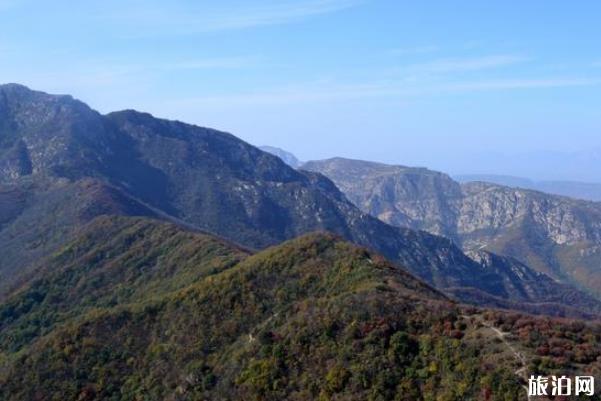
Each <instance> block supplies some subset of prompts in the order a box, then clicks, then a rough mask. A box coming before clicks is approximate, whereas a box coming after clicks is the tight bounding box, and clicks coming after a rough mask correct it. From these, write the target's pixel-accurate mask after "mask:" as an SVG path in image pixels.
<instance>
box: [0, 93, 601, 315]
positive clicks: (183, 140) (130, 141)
mask: <svg viewBox="0 0 601 401" xmlns="http://www.w3.org/2000/svg"><path fill="white" fill-rule="evenodd" d="M0 120H1V124H0V130H1V131H0V132H1V133H2V142H1V146H0V166H2V168H1V170H0V179H1V181H0V184H1V187H0V194H2V195H1V196H0V199H1V202H2V204H6V205H10V206H7V207H6V208H2V210H3V216H2V220H1V225H0V251H1V252H2V254H3V255H5V257H3V258H2V260H1V261H0V278H2V280H1V282H2V283H3V285H2V288H3V292H4V293H6V292H7V291H10V289H11V288H14V287H15V286H16V285H18V283H19V282H20V280H21V277H23V276H26V275H27V274H28V272H29V271H32V270H35V269H36V266H37V261H39V260H42V259H43V256H45V255H47V254H50V253H52V252H53V251H54V249H56V247H57V246H60V245H62V244H64V243H65V242H66V241H68V240H69V239H71V238H73V237H74V235H75V234H76V233H77V230H78V227H81V226H82V225H83V224H85V223H87V222H89V221H91V220H92V219H93V218H94V217H96V216H99V215H104V214H113V215H135V216H146V217H154V218H158V219H163V220H167V221H171V222H175V223H177V224H180V225H182V226H185V227H188V228H192V229H195V230H200V231H202V232H210V233H212V234H214V235H217V236H220V237H222V238H224V239H227V240H229V241H233V242H235V243H238V244H240V245H242V246H244V247H247V248H249V249H262V248H265V247H267V246H270V245H275V244H277V243H280V242H282V241H284V240H287V239H291V238H294V237H297V236H299V235H302V234H305V233H309V232H312V231H329V232H333V233H336V234H338V235H340V236H341V237H343V238H345V239H346V240H349V241H351V242H354V243H356V244H360V245H363V246H366V247H368V248H369V249H373V250H375V251H377V252H379V253H381V254H382V255H384V256H385V257H387V258H389V259H390V260H392V261H393V262H395V263H397V264H398V265H399V266H402V267H404V268H407V269H408V270H409V271H411V272H412V273H413V274H415V275H417V276H418V277H420V278H421V279H423V280H425V281H426V282H428V283H430V284H432V285H434V286H436V287H437V288H440V289H442V290H445V291H447V292H448V293H449V294H459V296H462V295H461V294H469V295H466V296H465V298H464V300H465V301H470V302H473V300H474V299H478V303H479V304H490V305H495V306H498V305H504V304H506V303H507V304H511V305H518V306H520V307H522V308H525V309H527V310H532V309H535V310H537V309H538V308H540V309H541V310H545V311H550V312H553V313H557V314H563V315H565V314H571V313H572V312H573V311H574V310H575V309H576V310H577V309H580V310H584V311H586V312H587V313H598V311H600V310H601V308H600V307H599V303H598V302H597V301H596V300H594V299H592V298H590V297H587V296H586V295H585V294H581V293H579V292H578V291H577V290H575V289H574V288H571V287H568V286H565V285H563V284H560V283H557V282H555V281H554V280H552V279H550V278H548V277H546V276H542V275H540V274H537V273H536V272H534V271H532V270H530V269H529V268H528V267H527V266H525V265H520V264H517V262H515V261H513V260H509V259H506V258H503V257H500V256H498V257H494V258H484V259H487V260H492V261H493V262H492V266H491V265H490V263H488V264H487V263H482V262H481V260H483V259H482V258H470V257H468V256H467V255H466V254H464V253H463V252H462V251H461V250H460V249H459V248H458V247H457V246H455V244H454V243H453V242H452V241H450V240H449V239H447V238H444V237H440V236H436V235H432V234H428V233H426V232H424V231H419V230H413V229H409V228H403V227H394V226H392V225H389V224H386V223H384V222H382V221H381V220H379V219H377V218H375V217H372V216H371V215H369V214H368V213H365V212H362V211H361V210H359V209H358V208H357V207H356V206H355V205H353V204H352V203H351V202H350V201H348V200H347V198H346V196H345V195H344V194H343V193H342V192H340V191H339V190H338V188H337V187H336V186H335V185H334V184H333V183H332V181H330V180H329V179H327V178H326V177H324V176H323V175H321V174H319V173H314V172H308V171H297V170H295V169H293V168H291V167H289V166H287V165H286V164H285V163H283V162H282V161H281V160H280V159H279V158H277V157H274V156H272V155H270V154H268V153H265V152H263V151H261V150H259V149H257V148H255V147H254V146H251V145H249V144H247V143H245V142H243V141H242V140H240V139H238V138H236V137H234V136H233V135H230V134H227V133H223V132H219V131H215V130H212V129H207V128H201V127H197V126H192V125H188V124H184V123H181V122H177V121H168V120H161V119H157V118H154V117H153V116H151V115H149V114H145V113H140V112H136V111H132V110H127V111H122V112H116V113H111V114H108V115H101V114H99V113H97V112H96V111H94V110H92V109H90V108H89V107H88V106H86V105H85V104H83V103H81V102H79V101H77V100H75V99H73V98H71V97H69V96H55V95H48V94H45V93H41V92H35V91H31V90H29V89H27V88H25V87H23V86H19V85H14V84H13V85H4V86H2V87H0ZM343 189H344V187H343ZM391 222H392V223H395V222H394V221H391ZM516 266H519V267H516ZM574 300H582V301H581V303H580V304H579V303H578V302H577V303H576V304H574ZM591 306H592V307H591Z"/></svg>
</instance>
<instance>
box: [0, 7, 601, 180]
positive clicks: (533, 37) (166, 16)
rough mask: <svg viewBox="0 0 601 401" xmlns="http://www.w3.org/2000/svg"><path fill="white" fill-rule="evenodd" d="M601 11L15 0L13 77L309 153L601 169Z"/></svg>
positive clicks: (538, 173)
mask: <svg viewBox="0 0 601 401" xmlns="http://www.w3.org/2000/svg"><path fill="white" fill-rule="evenodd" d="M599 16H601V2H598V1H579V2H564V1H536V0H533V1H527V2H523V1H490V2H483V1H424V2H417V1H398V0H395V1H392V0H380V1H378V0H296V1H267V0H256V1H251V0H246V1H219V2H216V1H212V2H208V1H177V0H175V1H169V2H167V1H153V0H150V1H114V0H107V1H93V0H91V1H84V2H72V1H61V0H57V1H53V2H45V1H44V2H42V1H31V0H0V81H2V82H19V83H23V84H26V85H28V86H30V87H32V88H35V89H40V90H44V91H48V92H52V93H69V94H72V95H74V96H75V97H77V98H80V99H82V100H84V101H85V102H87V103H88V104H90V105H91V106H92V107H94V108H96V109H98V110H99V111H101V112H109V111H113V110H119V109H124V108H136V109H139V110H144V111H149V112H151V113H153V114H155V115H156V116H159V117H166V118H173V119H180V120H183V121H186V122H191V123H195V124H199V125H203V126H209V127H213V128H218V129H222V130H226V131H229V132H232V133H233V134H235V135H237V136H239V137H241V138H243V139H245V140H247V141H249V142H251V143H253V144H258V145H260V144H270V145H274V146H279V147H283V148H286V149H288V150H291V151H293V152H295V153H296V154H297V155H298V156H299V157H300V158H301V159H305V160H307V159H316V158H324V157H329V156H334V155H340V156H347V157H355V158H362V159H371V160H380V161H384V162H391V163H399V164H409V165H423V166H428V167H431V168H436V169H441V170H444V171H448V172H451V173H499V174H517V175H524V176H530V177H533V178H557V179H581V180H593V179H595V180H597V178H598V180H600V181H601V177H597V176H596V174H597V173H595V174H593V173H589V172H586V173H585V171H584V170H585V168H584V167H578V168H576V167H574V165H575V163H576V161H582V159H583V158H585V159H587V160H589V159H590V160H592V162H591V163H592V164H591V165H593V166H594V165H595V163H597V164H596V165H599V163H601V158H600V157H599V154H601V152H599V149H601V113H600V108H599V106H600V105H601V45H600V39H601V24H599ZM530 158H531V160H537V161H540V160H542V162H537V163H538V166H537V168H529V165H528V163H527V162H522V163H521V164H520V163H518V162H517V161H518V160H522V161H524V160H526V161H527V160H529V159H530ZM569 160H571V161H569ZM574 160H576V161H574ZM562 163H563V164H562ZM570 163H571V164H570ZM570 166H571V167H570ZM598 170H601V169H598ZM599 174H601V173H599Z"/></svg>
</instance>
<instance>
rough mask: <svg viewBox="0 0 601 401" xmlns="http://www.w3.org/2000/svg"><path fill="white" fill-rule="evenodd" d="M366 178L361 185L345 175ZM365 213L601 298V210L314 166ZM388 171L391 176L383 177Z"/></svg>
mask: <svg viewBox="0 0 601 401" xmlns="http://www.w3.org/2000/svg"><path fill="white" fill-rule="evenodd" d="M349 164H350V165H353V166H354V168H355V169H362V170H363V173H362V174H363V179H362V180H357V181H355V180H354V179H353V176H354V174H355V173H353V175H349V174H347V173H346V172H347V171H351V170H350V169H352V168H353V167H349ZM304 167H305V168H307V169H310V170H314V171H320V172H322V173H324V174H325V175H327V176H329V177H330V178H332V180H333V181H334V182H335V183H336V184H338V185H339V187H340V188H341V189H342V190H343V192H345V193H346V195H347V196H348V197H349V199H351V200H352V201H353V202H354V203H355V204H356V205H357V206H358V207H359V208H361V209H362V210H363V211H365V212H367V213H371V214H373V215H375V216H378V217H379V218H380V219H382V220H383V221H387V222H389V223H390V224H393V225H398V226H408V227H412V228H416V229H423V230H426V231H428V232H432V233H435V234H439V235H443V236H446V237H448V238H451V239H453V241H455V242H456V243H457V244H459V245H460V246H461V247H462V249H463V250H464V251H472V250H478V249H487V250H489V251H491V252H493V253H497V254H501V255H506V256H510V257H513V258H515V259H517V260H519V261H520V262H521V263H523V264H526V265H528V266H530V267H531V268H534V269H536V270H538V271H541V272H544V273H546V274H549V275H551V276H552V277H554V278H555V279H558V280H561V281H563V282H569V283H571V284H574V285H577V286H579V287H580V288H584V289H586V290H588V291H591V292H596V293H597V294H598V293H599V290H600V289H601V283H600V282H599V281H598V279H597V278H596V277H598V276H599V275H598V266H599V263H600V262H601V253H600V250H601V247H600V246H601V223H600V222H601V204H599V203H597V202H592V201H582V200H575V199H572V198H567V197H562V196H556V195H550V194H545V193H543V192H540V191H534V190H527V189H518V188H509V187H504V186H500V185H497V184H491V183H484V182H470V183H465V184H459V183H458V182H456V181H454V180H452V179H451V178H450V177H449V176H448V175H446V174H443V173H436V172H429V171H424V170H421V169H411V168H407V169H401V170H400V169H399V168H398V167H396V166H385V165H382V164H374V165H371V164H369V163H364V162H357V161H353V160H346V159H330V160H325V161H316V162H308V163H306V164H305V166H304ZM383 171H384V172H383Z"/></svg>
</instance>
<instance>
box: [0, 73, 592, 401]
mask: <svg viewBox="0 0 601 401" xmlns="http://www.w3.org/2000/svg"><path fill="white" fill-rule="evenodd" d="M289 162H290V161H289ZM352 176H354V177H355V179H354V181H355V182H352V180H351V177H352ZM328 177H329V178H328ZM445 177H446V178H445ZM360 182H362V183H363V185H366V186H370V188H372V192H371V194H373V196H371V195H369V196H367V195H366V192H365V188H364V187H359V186H358V184H359V183H360ZM508 190H509V189H507V188H504V187H497V186H492V184H483V183H478V184H466V185H465V187H464V186H462V185H460V184H458V183H456V182H454V181H453V180H451V179H450V178H448V176H444V175H443V174H441V173H436V172H432V171H429V170H425V169H411V168H405V167H398V166H385V165H376V164H373V163H367V162H358V161H351V160H343V159H335V160H333V161H322V162H310V163H306V164H304V165H303V166H302V167H301V169H294V168H292V167H291V166H289V165H287V164H286V163H284V162H283V161H282V160H281V159H280V158H278V157H276V156H273V155H271V154H269V153H267V152H264V151H262V150H260V149H258V148H256V147H254V146H252V145H250V144H248V143H246V142H244V141H242V140H240V139H238V138H236V137H235V136H233V135H231V134H228V133H224V132H220V131H216V130H213V129H208V128H202V127H198V126H193V125H189V124H185V123H182V122H178V121H169V120H164V119H159V118H155V117H153V116H151V115H150V114H147V113H141V112H137V111H133V110H126V111H121V112H115V113H110V114H107V115H102V114H100V113H98V112H96V111H94V110H93V109H91V108H90V107H88V106H87V105H85V104H84V103H82V102H80V101H78V100H76V99H73V98H72V97H70V96H62V95H61V96H59V95H49V94H46V93H42V92H37V91H32V90H30V89H28V88H26V87H24V86H21V85H16V84H9V85H0V255H2V257H1V258H0V283H1V284H0V399H2V400H7V401H13V400H14V401H16V400H40V401H46V400H48V401H50V400H57V399H60V400H67V399H72V400H79V401H88V400H89V401H92V400H136V401H137V400H147V399H148V400H154V399H162V400H169V401H188V400H190V401H193V400H207V399H211V400H230V399H243V400H282V399H289V400H374V401H375V400H407V401H409V400H411V401H416V400H418V401H419V400H424V401H425V400H435V399H436V400H476V399H478V400H494V401H497V400H499V401H500V400H518V399H522V398H523V394H524V385H525V382H526V380H527V373H528V372H537V373H540V374H556V373H557V372H561V373H562V374H570V375H576V374H581V375H595V376H596V377H598V376H599V372H601V365H600V364H599V361H601V347H599V345H598V339H599V338H601V325H599V324H598V323H595V322H592V323H589V322H585V321H583V320H573V318H580V319H596V318H597V317H598V316H599V315H600V314H601V302H599V300H598V299H597V298H595V297H593V296H591V295H589V294H588V293H586V292H583V291H581V290H579V289H577V288H576V287H575V286H574V285H571V284H570V280H571V281H572V282H574V283H576V284H579V285H582V286H583V287H584V286H585V284H586V283H581V282H579V281H577V280H576V279H575V278H571V276H569V274H568V273H567V272H566V273H565V274H559V272H562V270H561V269H550V268H549V269H546V270H545V269H542V268H541V267H540V266H538V265H534V267H535V268H532V266H531V265H530V262H531V261H530V260H526V262H528V263H524V261H523V260H524V259H522V261H520V258H521V256H522V254H521V253H517V252H516V253H514V254H513V256H515V257H511V256H506V255H512V254H511V252H509V250H511V248H510V247H509V245H508V247H507V248H503V247H498V248H497V249H498V250H499V251H501V252H499V253H498V254H497V253H494V252H493V251H494V250H495V249H494V248H495V247H493V246H492V245H490V244H488V243H487V244H482V243H481V242H479V241H480V239H479V237H477V236H476V233H481V232H486V233H488V234H487V235H488V236H489V237H491V238H492V237H493V235H492V234H490V230H487V229H485V228H483V225H484V224H485V223H488V222H490V221H493V222H495V224H496V225H495V230H496V231H495V230H492V232H493V233H497V232H502V230H504V229H505V226H503V224H501V223H507V221H508V220H511V219H513V220H514V221H516V222H521V221H522V220H520V219H521V216H522V210H526V211H532V210H535V211H540V212H541V213H542V214H541V215H536V217H537V218H539V217H541V216H545V217H548V216H551V217H557V216H560V217H559V220H557V221H558V223H557V222H556V223H554V224H556V225H555V226H553V225H552V224H551V223H552V222H554V221H555V220H550V222H549V223H548V224H545V225H543V226H544V227H547V228H549V227H551V228H553V230H551V229H549V230H550V231H549V232H548V233H547V232H545V231H541V230H542V229H541V228H540V227H539V226H537V225H534V224H531V225H530V227H531V229H532V230H534V232H535V233H536V234H537V235H538V236H533V237H532V238H535V239H536V240H539V241H541V243H543V244H546V242H544V239H545V238H546V237H544V235H547V236H548V237H549V238H551V239H552V240H553V241H557V242H558V243H559V242H561V245H563V244H570V245H571V242H570V241H571V240H572V236H573V235H576V234H575V233H576V231H575V229H574V228H573V227H579V226H578V224H580V223H579V222H580V221H581V220H578V219H576V217H579V218H580V216H581V214H582V215H584V214H585V213H588V214H586V216H588V218H589V219H590V220H589V221H588V223H590V224H595V223H594V218H595V216H594V215H593V214H591V213H593V212H592V211H591V210H594V206H595V204H594V203H592V202H589V203H585V204H580V203H577V201H574V200H570V199H567V198H557V200H555V202H558V203H557V204H555V203H552V202H551V201H549V200H547V198H545V197H548V195H545V194H539V193H532V195H531V194H530V192H528V193H527V194H526V195H529V196H530V195H531V196H533V197H535V199H536V200H537V202H540V203H541V204H540V205H539V206H537V207H536V208H534V207H533V206H532V204H531V203H528V204H525V205H522V203H520V202H518V200H520V201H521V200H522V199H523V197H524V196H525V195H521V194H516V193H513V195H512V196H513V197H511V196H510V195H508V194H506V193H505V192H504V191H508ZM354 191H356V194H355V193H354ZM497 191H499V192H500V194H497V195H495V197H494V198H493V199H494V201H493V200H489V199H488V198H487V196H488V194H489V192H493V193H495V194H496V193H497ZM516 191H517V190H516ZM520 191H521V190H520ZM399 194H403V196H405V199H404V200H399V199H400V196H399ZM470 194H473V195H470ZM355 195H356V196H355ZM451 195H453V196H451ZM468 196H473V197H474V198H473V199H471V200H469V201H468ZM539 198H540V199H539ZM453 202H459V203H460V204H461V205H463V204H464V203H465V205H468V206H470V205H471V206H470V207H471V208H472V210H474V211H478V213H474V214H472V215H468V216H467V217H464V219H463V220H461V221H463V222H464V223H465V224H467V223H470V224H472V225H473V227H475V228H473V230H472V231H469V230H467V231H468V232H469V233H471V235H470V236H464V233H465V232H466V229H465V227H472V226H469V225H468V226H459V225H457V224H453V222H455V221H459V219H458V217H459V216H460V213H458V211H462V210H463V209H462V208H459V209H456V208H453V207H451V206H453V205H455V203H453ZM502 202H503V204H509V203H511V202H513V205H514V209H513V210H514V214H506V215H504V214H500V213H499V212H498V211H496V209H495V208H494V207H498V205H499V204H501V203H502ZM574 202H576V203H574ZM376 205H377V207H376ZM493 206H494V207H493ZM551 206H553V207H551ZM462 207H463V206H462ZM465 207H467V206H465ZM553 208H558V209H559V210H561V213H560V212H553V213H551V211H553V210H555V209H553ZM570 208H572V209H570ZM578 208H580V209H578ZM589 209H590V210H589ZM491 210H494V213H492V212H491ZM480 213H482V215H481V214H480ZM491 213H492V214H491ZM570 213H571V214H570ZM372 214H373V216H372ZM532 218H534V217H532ZM541 218H542V217H541ZM454 219H456V220H454ZM534 221H538V220H534ZM568 223H574V224H575V225H568ZM576 223H578V224H576ZM507 224H508V223H507ZM522 224H524V227H526V221H524V222H522ZM587 227H588V226H587ZM593 228H594V227H593ZM593 228H590V230H592V229H593ZM587 230H588V231H587ZM590 230H589V228H587V229H585V230H584V231H583V232H585V233H586V234H587V235H588V233H589V232H592V231H590ZM428 231H429V232H428ZM518 233H520V232H519V231H518ZM489 237H486V238H489ZM503 238H505V237H503ZM507 238H508V241H507V243H508V244H509V243H511V241H509V240H512V241H515V239H514V238H513V237H507ZM529 238H531V237H529ZM492 243H493V242H491V244H492ZM514 243H515V242H514ZM495 244H497V243H496V242H495ZM482 245H485V246H482ZM566 246H567V245H566ZM462 248H463V249H462ZM532 249H534V250H538V248H535V247H533V246H532ZM535 255H538V254H535ZM591 257H594V255H593V256H591ZM591 260H593V259H591ZM543 271H544V272H543ZM592 272H593V270H592V269H591V275H592ZM591 282H592V281H591ZM465 303H467V304H470V305H466V304H465ZM487 308H488V309H487ZM501 309H504V310H501ZM517 311H520V312H517ZM526 313H531V314H546V315H552V316H553V317H551V316H547V317H535V316H532V315H530V314H526ZM563 317H570V319H566V318H563Z"/></svg>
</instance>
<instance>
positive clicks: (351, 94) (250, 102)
mask: <svg viewBox="0 0 601 401" xmlns="http://www.w3.org/2000/svg"><path fill="white" fill-rule="evenodd" d="M598 85H601V78H598V79H581V78H569V77H568V78H546V79H502V80H482V81H461V82H454V83H440V84H429V85H426V84H424V83H416V82H414V83H411V82H374V83H365V84H347V85H340V84H335V83H328V82H324V83H319V82H310V83H305V84H298V85H294V86H287V87H282V88H274V89H272V90H268V91H260V92H247V93H234V94H224V95H215V96H206V97H196V98H188V99H179V100H177V101H173V102H170V106H171V107H174V108H177V107H183V108H203V107H207V106H209V107H225V108H227V107H235V106H268V105H282V104H295V103H309V102H332V101H351V100H357V99H365V98H375V97H394V98H403V97H406V98H408V97H413V96H423V95H426V96H427V95H433V94H441V93H447V94H452V93H469V92H484V91H501V90H535V89H545V88H562V87H584V86H598Z"/></svg>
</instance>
